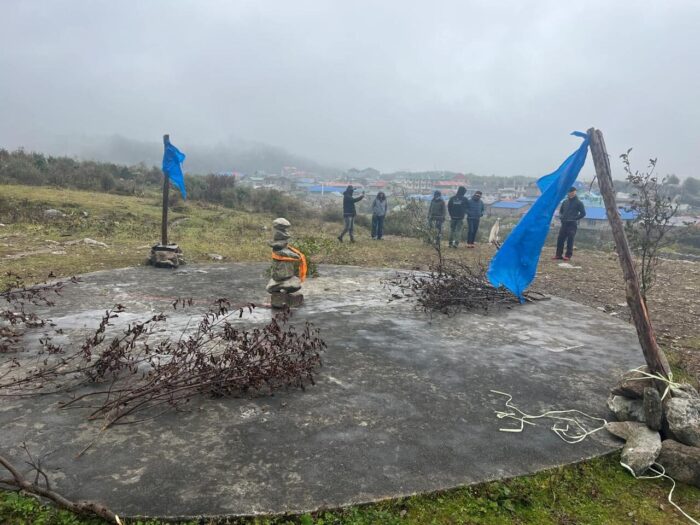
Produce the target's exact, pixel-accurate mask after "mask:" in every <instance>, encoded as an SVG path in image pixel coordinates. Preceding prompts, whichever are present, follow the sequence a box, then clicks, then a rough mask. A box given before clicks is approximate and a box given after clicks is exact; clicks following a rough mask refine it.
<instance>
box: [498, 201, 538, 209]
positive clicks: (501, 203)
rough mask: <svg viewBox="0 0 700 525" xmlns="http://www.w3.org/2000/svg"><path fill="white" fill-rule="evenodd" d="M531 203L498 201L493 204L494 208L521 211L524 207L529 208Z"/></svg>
mask: <svg viewBox="0 0 700 525" xmlns="http://www.w3.org/2000/svg"><path fill="white" fill-rule="evenodd" d="M529 204H530V203H529V202H523V201H498V202H494V203H493V204H491V207H492V208H505V209H508V210H519V209H520V208H522V207H524V206H528V205H529Z"/></svg>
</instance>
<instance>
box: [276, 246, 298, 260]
mask: <svg viewBox="0 0 700 525" xmlns="http://www.w3.org/2000/svg"><path fill="white" fill-rule="evenodd" d="M277 253H278V254H279V255H281V256H283V257H291V258H292V259H297V260H298V259H299V256H298V255H297V254H296V253H294V252H293V251H292V250H290V249H288V248H284V249H282V250H277Z"/></svg>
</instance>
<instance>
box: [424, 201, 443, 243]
mask: <svg viewBox="0 0 700 525" xmlns="http://www.w3.org/2000/svg"><path fill="white" fill-rule="evenodd" d="M445 212H446V210H445V201H444V200H443V199H442V193H440V192H439V191H435V193H433V200H431V201H430V207H429V208H428V230H429V231H430V238H431V240H432V239H433V232H435V237H434V240H435V244H440V239H441V237H442V225H443V224H444V222H445Z"/></svg>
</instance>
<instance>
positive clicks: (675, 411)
mask: <svg viewBox="0 0 700 525" xmlns="http://www.w3.org/2000/svg"><path fill="white" fill-rule="evenodd" d="M656 382H659V381H658V380H656V379H654V378H653V376H651V374H649V371H648V368H647V367H642V368H639V369H636V370H630V371H629V372H627V373H625V374H624V375H623V376H622V377H621V378H620V380H619V382H618V383H617V385H616V386H615V388H613V389H612V390H611V394H610V397H609V398H608V408H610V410H611V411H612V412H613V413H614V414H615V417H616V418H617V420H618V422H615V423H608V424H607V425H606V428H607V429H608V431H610V432H611V433H612V434H614V435H616V436H617V437H620V438H622V439H624V440H625V441H626V443H625V446H624V448H623V449H622V462H623V463H625V464H626V465H628V466H629V467H630V468H631V469H632V470H633V471H634V473H635V475H637V476H639V475H641V474H642V473H643V472H644V471H645V470H647V469H648V468H649V467H651V466H652V465H653V464H654V463H658V464H660V465H662V466H663V467H664V469H665V470H666V474H668V475H669V476H671V477H672V478H673V479H675V480H676V481H681V482H683V483H688V484H690V485H695V486H696V487H700V394H698V392H697V390H695V389H694V388H693V387H692V386H691V385H688V384H677V383H671V384H670V387H669V388H668V390H667V391H666V393H665V395H664V396H663V399H662V395H661V394H659V390H658V389H657V388H656V385H655V383H656ZM659 383H660V382H659ZM663 386H664V389H665V386H666V384H665V383H663Z"/></svg>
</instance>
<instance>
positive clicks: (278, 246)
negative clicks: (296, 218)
mask: <svg viewBox="0 0 700 525" xmlns="http://www.w3.org/2000/svg"><path fill="white" fill-rule="evenodd" d="M267 244H268V245H269V246H270V247H272V249H273V250H274V251H276V252H279V251H281V250H284V249H285V248H286V247H287V244H288V242H287V241H286V240H285V241H270V242H268V243H267Z"/></svg>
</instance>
